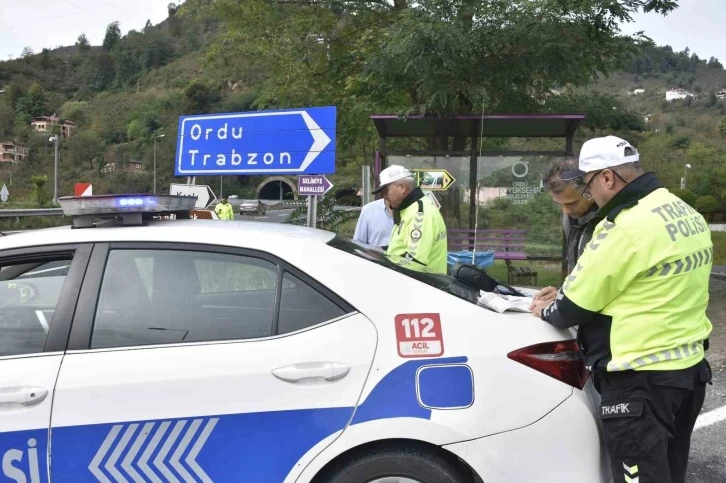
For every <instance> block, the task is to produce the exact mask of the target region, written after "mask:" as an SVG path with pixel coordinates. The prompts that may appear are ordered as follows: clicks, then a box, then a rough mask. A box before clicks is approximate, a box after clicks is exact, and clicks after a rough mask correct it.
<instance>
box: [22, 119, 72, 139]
mask: <svg viewBox="0 0 726 483" xmlns="http://www.w3.org/2000/svg"><path fill="white" fill-rule="evenodd" d="M30 125H31V126H32V127H33V129H35V130H36V131H38V132H47V133H50V132H53V126H55V125H60V130H61V136H62V137H63V139H68V138H69V137H71V136H72V135H73V131H75V130H76V128H77V126H76V123H75V122H73V121H68V120H65V121H63V122H61V120H60V118H59V117H58V116H57V115H56V114H53V115H52V116H40V117H34V118H33V122H31V123H30Z"/></svg>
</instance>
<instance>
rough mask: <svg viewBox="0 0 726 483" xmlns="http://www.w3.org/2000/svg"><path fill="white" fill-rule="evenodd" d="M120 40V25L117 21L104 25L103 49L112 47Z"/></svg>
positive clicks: (107, 49)
mask: <svg viewBox="0 0 726 483" xmlns="http://www.w3.org/2000/svg"><path fill="white" fill-rule="evenodd" d="M119 40H121V27H120V26H119V23H118V22H111V23H110V24H108V27H106V35H105V36H104V37H103V45H102V46H103V50H105V51H109V50H111V49H113V48H114V47H115V46H116V44H118V42H119Z"/></svg>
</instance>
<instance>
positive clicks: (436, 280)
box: [328, 235, 479, 304]
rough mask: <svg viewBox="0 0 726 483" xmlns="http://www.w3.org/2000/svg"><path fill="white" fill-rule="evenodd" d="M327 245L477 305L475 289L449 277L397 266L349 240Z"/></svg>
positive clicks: (335, 240) (382, 254) (339, 239)
mask: <svg viewBox="0 0 726 483" xmlns="http://www.w3.org/2000/svg"><path fill="white" fill-rule="evenodd" d="M328 245H330V246H331V247H333V248H337V249H338V250H342V251H343V252H345V253H348V254H349V255H353V256H356V257H358V258H362V259H364V260H367V261H369V262H371V263H375V264H376V265H380V266H382V267H385V268H387V269H389V270H393V271H396V272H398V273H401V274H403V275H406V276H408V277H411V278H414V279H416V280H418V281H419V282H422V283H425V284H427V285H430V286H432V287H435V288H437V289H439V290H442V291H444V292H447V293H448V294H450V295H453V296H455V297H459V298H461V299H464V300H467V301H469V302H471V303H474V304H475V303H477V300H478V298H479V297H478V295H479V294H478V292H477V291H476V290H475V289H473V288H471V287H470V286H468V285H465V284H463V283H461V282H459V281H458V280H456V279H455V278H454V277H452V276H450V275H445V274H441V273H433V272H429V271H426V270H425V269H424V270H422V271H419V270H410V269H408V268H406V267H403V266H401V265H398V264H397V263H394V262H393V261H392V260H391V259H390V258H389V257H388V255H387V254H386V252H384V251H382V250H380V249H378V248H375V247H371V246H368V245H365V244H362V243H358V242H356V241H354V240H351V239H350V238H346V237H343V236H340V235H336V236H335V237H334V238H333V239H332V240H330V241H329V242H328Z"/></svg>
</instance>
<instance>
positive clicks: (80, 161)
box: [65, 131, 104, 170]
mask: <svg viewBox="0 0 726 483" xmlns="http://www.w3.org/2000/svg"><path fill="white" fill-rule="evenodd" d="M65 148H66V150H67V152H68V156H69V158H70V160H71V162H72V163H73V164H74V165H76V166H88V169H90V170H93V169H94V166H93V161H94V160H96V159H97V158H98V156H99V155H101V154H103V150H104V144H103V141H101V138H99V137H98V135H96V134H95V133H93V132H89V131H81V132H79V133H78V134H76V135H75V136H71V137H70V139H68V140H67V141H66V142H65Z"/></svg>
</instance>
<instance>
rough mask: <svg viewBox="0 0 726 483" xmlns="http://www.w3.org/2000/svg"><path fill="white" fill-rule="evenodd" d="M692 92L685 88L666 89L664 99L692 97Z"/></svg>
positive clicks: (672, 99)
mask: <svg viewBox="0 0 726 483" xmlns="http://www.w3.org/2000/svg"><path fill="white" fill-rule="evenodd" d="M692 96H693V94H691V93H690V92H688V91H687V90H685V89H668V91H667V92H666V101H674V100H676V99H685V98H686V97H692Z"/></svg>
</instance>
